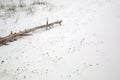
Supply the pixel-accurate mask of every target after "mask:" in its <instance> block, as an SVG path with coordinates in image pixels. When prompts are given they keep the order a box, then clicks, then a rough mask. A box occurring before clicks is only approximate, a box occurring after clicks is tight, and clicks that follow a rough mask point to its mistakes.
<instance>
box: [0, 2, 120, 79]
mask: <svg viewBox="0 0 120 80" xmlns="http://www.w3.org/2000/svg"><path fill="white" fill-rule="evenodd" d="M27 1H28V0H26V4H29V3H30V2H29V1H28V2H27ZM6 3H7V2H6ZM33 7H34V9H33V12H34V14H32V12H31V11H30V12H29V10H28V11H27V10H26V9H24V10H23V11H19V10H21V9H19V8H18V9H17V10H18V11H17V12H16V13H14V15H11V17H9V18H8V19H6V18H4V17H5V14H6V13H5V12H4V11H5V10H0V15H2V16H1V18H0V36H5V35H7V34H9V32H10V31H11V30H12V31H19V30H23V29H25V28H26V29H27V28H30V27H33V26H38V25H41V24H44V23H45V22H46V19H47V18H48V19H49V21H50V22H52V21H56V20H57V19H62V20H63V24H62V26H55V27H54V28H53V29H51V30H47V31H46V30H44V29H43V30H38V31H36V32H34V33H33V35H32V36H28V37H23V38H21V39H19V40H17V41H15V42H12V43H9V44H10V45H7V46H2V47H0V80H120V76H119V74H120V59H119V58H120V49H119V48H120V42H119V41H120V32H119V30H120V22H119V21H120V11H119V10H120V1H119V0H69V1H68V0H50V1H47V4H46V5H42V6H38V5H35V6H33Z"/></svg>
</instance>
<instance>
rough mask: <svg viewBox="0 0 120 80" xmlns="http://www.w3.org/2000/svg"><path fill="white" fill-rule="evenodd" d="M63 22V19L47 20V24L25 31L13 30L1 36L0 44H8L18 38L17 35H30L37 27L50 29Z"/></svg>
mask: <svg viewBox="0 0 120 80" xmlns="http://www.w3.org/2000/svg"><path fill="white" fill-rule="evenodd" d="M61 23H62V20H60V21H56V22H52V23H48V20H47V22H46V24H45V25H41V26H37V27H33V28H30V29H25V30H23V31H19V32H15V33H13V32H12V31H11V33H10V34H9V35H7V36H5V37H0V46H2V45H8V44H7V43H8V42H12V41H15V40H17V37H19V36H28V35H29V34H28V33H30V32H32V31H35V30H37V29H40V28H46V29H50V28H51V26H54V25H55V24H59V25H61Z"/></svg>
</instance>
